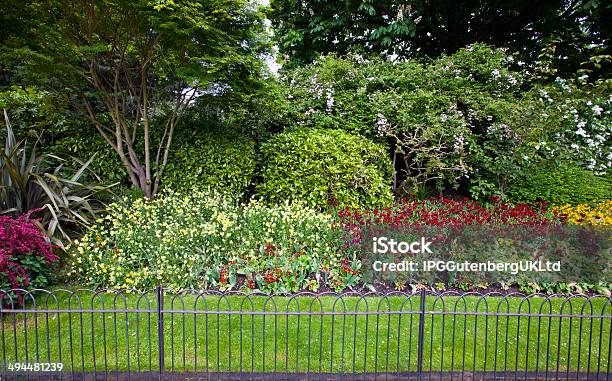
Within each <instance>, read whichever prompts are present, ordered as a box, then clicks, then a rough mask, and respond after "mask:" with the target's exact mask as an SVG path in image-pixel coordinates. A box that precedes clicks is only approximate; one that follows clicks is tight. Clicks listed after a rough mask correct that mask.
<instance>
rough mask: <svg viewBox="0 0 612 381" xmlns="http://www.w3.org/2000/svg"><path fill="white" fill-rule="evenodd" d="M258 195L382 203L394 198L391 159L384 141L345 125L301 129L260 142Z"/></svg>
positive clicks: (314, 201) (315, 201)
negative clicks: (371, 138) (378, 141)
mask: <svg viewBox="0 0 612 381" xmlns="http://www.w3.org/2000/svg"><path fill="white" fill-rule="evenodd" d="M261 155H262V160H263V169H262V182H261V184H259V185H258V187H257V192H258V196H259V197H260V198H262V199H263V200H264V201H266V202H269V203H281V202H284V201H285V200H301V201H303V202H306V203H307V204H309V205H311V206H319V207H321V206H326V205H328V204H329V203H330V202H333V203H335V202H336V201H337V203H338V204H339V205H341V206H350V207H379V206H385V205H388V204H390V203H391V202H392V200H393V195H392V192H391V181H392V180H391V179H392V174H393V169H392V164H391V161H390V159H389V157H388V153H387V148H386V147H385V146H384V145H381V144H377V143H374V142H372V141H370V140H368V139H367V138H364V137H362V136H360V135H353V134H350V133H348V132H344V131H341V130H329V129H298V130H292V131H289V132H283V133H281V134H278V135H276V136H274V137H272V138H271V139H270V140H269V141H268V142H266V143H264V144H263V145H262V148H261Z"/></svg>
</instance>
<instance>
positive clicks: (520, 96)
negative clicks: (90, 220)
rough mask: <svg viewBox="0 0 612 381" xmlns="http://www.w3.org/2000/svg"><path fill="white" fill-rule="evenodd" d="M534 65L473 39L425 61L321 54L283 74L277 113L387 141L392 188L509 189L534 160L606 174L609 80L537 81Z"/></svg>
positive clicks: (293, 121) (294, 121)
mask: <svg viewBox="0 0 612 381" xmlns="http://www.w3.org/2000/svg"><path fill="white" fill-rule="evenodd" d="M533 70H534V68H533V67H529V68H528V67H527V66H526V65H525V63H523V62H520V61H518V60H516V59H515V58H514V57H513V56H512V55H508V54H507V53H506V52H504V51H503V50H501V49H491V48H489V47H487V46H484V45H478V44H477V45H472V46H469V47H466V48H465V49H461V50H459V51H458V52H457V53H455V54H453V55H451V56H442V57H440V58H438V59H436V60H434V61H433V62H431V63H428V64H424V63H419V62H417V61H407V62H395V63H392V62H388V61H385V60H382V59H379V58H369V57H368V58H364V57H362V56H359V55H349V56H348V57H347V58H342V59H341V58H336V57H334V56H327V57H322V58H320V59H319V60H318V61H317V62H316V63H314V64H313V65H309V66H305V67H301V68H297V69H293V70H290V71H287V72H285V73H284V76H283V79H282V80H283V83H285V84H286V87H285V88H284V90H283V94H281V96H282V97H284V99H285V105H284V106H283V107H281V109H282V110H283V111H284V112H282V113H279V115H278V117H277V120H278V121H279V122H281V123H285V124H288V125H291V126H303V127H325V128H333V129H342V130H347V131H350V132H353V133H359V134H362V135H364V136H367V137H369V138H371V139H374V140H378V141H384V142H386V143H388V145H389V146H390V149H391V155H392V158H393V161H394V163H395V170H396V181H395V185H396V191H397V192H398V193H403V192H411V191H413V190H414V189H415V188H421V187H423V186H426V187H427V188H429V189H432V190H436V192H440V191H442V190H444V189H450V188H453V187H456V188H458V190H459V191H460V192H461V193H463V194H465V195H468V194H469V195H471V196H472V197H474V198H477V199H484V200H486V199H488V197H490V196H492V195H501V196H507V195H508V191H509V189H510V188H511V186H512V184H513V182H515V181H516V180H517V179H519V178H520V177H521V176H523V175H524V174H525V173H526V171H527V167H528V166H530V165H531V164H532V163H535V162H539V161H541V160H546V161H549V160H564V161H567V162H572V163H575V164H576V165H577V166H579V167H581V168H583V169H585V170H587V171H591V172H593V173H594V174H597V175H603V174H605V173H609V169H610V165H611V164H610V163H611V160H612V154H611V153H610V152H612V147H611V146H610V144H611V143H610V142H611V141H612V139H611V133H612V131H611V127H610V126H611V125H612V119H611V118H612V114H611V111H610V107H611V100H610V99H609V84H607V83H606V82H605V81H598V82H595V83H589V81H588V75H583V76H581V77H577V78H572V79H561V78H557V79H556V80H551V81H548V82H542V81H541V79H542V77H543V74H542V73H541V72H540V71H538V70H543V69H537V68H536V71H535V72H534V71H533ZM276 96H278V94H274V95H272V97H276ZM276 112H277V111H276ZM587 197H588V195H585V197H584V198H583V199H586V198H587Z"/></svg>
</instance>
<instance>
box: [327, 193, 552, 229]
mask: <svg viewBox="0 0 612 381" xmlns="http://www.w3.org/2000/svg"><path fill="white" fill-rule="evenodd" d="M491 201H492V204H491V205H486V206H485V205H481V204H479V203H478V202H476V201H473V200H469V199H467V198H464V199H461V200H454V199H449V198H445V197H440V198H432V199H427V200H422V201H410V200H406V199H403V200H402V201H401V202H399V203H398V204H396V205H394V206H393V207H391V208H384V209H381V210H379V209H374V210H373V211H369V210H365V211H360V210H354V209H353V210H351V209H342V210H340V211H338V217H340V220H341V222H342V223H344V224H345V226H346V225H348V226H353V227H357V226H361V225H372V224H375V225H381V224H382V225H393V226H406V225H430V226H446V225H483V224H495V225H541V224H549V223H551V222H554V221H561V220H562V219H560V218H559V217H558V216H554V215H551V214H548V213H547V210H546V207H547V205H546V203H541V204H539V205H535V206H533V205H527V204H518V205H511V204H507V203H504V202H502V201H501V200H500V199H499V198H497V197H495V198H492V200H491Z"/></svg>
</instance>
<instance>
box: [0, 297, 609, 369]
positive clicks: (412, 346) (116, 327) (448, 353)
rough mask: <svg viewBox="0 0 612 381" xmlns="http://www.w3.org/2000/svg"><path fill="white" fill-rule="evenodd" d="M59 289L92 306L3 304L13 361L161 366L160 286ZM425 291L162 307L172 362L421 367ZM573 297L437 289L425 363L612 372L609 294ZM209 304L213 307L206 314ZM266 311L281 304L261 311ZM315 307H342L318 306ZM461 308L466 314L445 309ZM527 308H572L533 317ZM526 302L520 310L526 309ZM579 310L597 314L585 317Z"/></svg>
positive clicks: (174, 301)
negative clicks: (119, 290) (95, 291)
mask: <svg viewBox="0 0 612 381" xmlns="http://www.w3.org/2000/svg"><path fill="white" fill-rule="evenodd" d="M56 295H57V299H53V298H50V299H49V301H48V309H50V310H66V309H71V310H74V309H78V308H81V307H82V308H83V309H86V310H88V311H87V312H82V313H78V312H72V313H70V314H69V313H67V312H37V313H33V312H31V309H32V306H31V303H30V304H28V306H27V307H26V309H28V310H29V312H17V313H14V312H8V311H7V310H6V309H5V310H4V311H3V317H2V333H1V336H2V337H1V341H2V343H1V346H2V348H1V353H0V355H1V359H2V361H3V362H6V363H11V362H26V350H25V349H26V348H27V352H28V353H27V356H28V362H62V363H63V364H64V370H74V371H92V370H94V368H95V369H96V370H98V371H104V370H108V371H111V370H128V369H129V370H132V371H138V370H141V371H156V370H157V369H159V368H158V316H157V314H156V313H155V312H154V311H155V310H156V308H157V299H156V295H155V293H151V294H147V295H146V296H145V297H138V296H135V295H128V296H125V297H124V296H116V295H113V294H102V295H98V296H97V297H95V298H94V297H92V295H91V293H84V292H83V293H78V294H75V295H77V296H78V297H79V298H77V297H76V296H73V297H71V298H69V297H68V294H67V293H62V292H58V293H57V294H56ZM196 299H197V300H196ZM419 301H420V300H419V296H418V295H416V296H413V297H411V298H410V299H408V298H406V297H400V296H392V297H387V298H382V297H367V298H364V299H360V298H358V297H344V298H342V299H337V298H335V297H331V296H323V297H320V299H319V300H317V299H314V298H312V297H298V298H293V299H290V298H287V297H274V298H267V297H263V296H253V297H251V298H250V299H247V298H244V297H242V296H229V297H223V298H219V297H218V296H206V297H199V298H196V297H195V296H191V295H188V296H183V297H180V298H173V296H172V295H166V296H165V299H164V309H166V310H175V311H176V310H186V311H188V312H186V313H179V312H176V313H172V312H166V313H164V325H163V332H164V343H165V350H164V361H165V369H166V370H176V371H182V370H186V371H198V372H204V371H207V370H208V371H245V372H251V371H256V372H261V371H275V370H276V371H278V372H285V371H288V372H306V371H308V370H310V371H317V372H318V371H322V372H363V371H367V372H406V371H416V370H417V359H418V345H417V342H418V340H417V339H418V335H419V319H420V313H419ZM563 301H564V299H563V298H553V299H550V301H549V302H545V299H544V298H531V299H529V300H525V299H521V298H506V299H502V298H499V297H487V298H479V297H476V296H465V297H463V298H459V297H453V296H448V297H444V299H439V298H436V297H434V296H428V297H427V299H426V311H427V313H426V314H425V319H424V327H423V328H424V336H423V337H424V346H423V359H424V362H423V368H424V370H429V369H432V370H433V371H451V370H455V371H457V370H459V371H460V370H461V369H463V368H465V370H466V371H471V370H476V371H483V370H484V371H493V370H494V369H496V370H497V371H504V370H508V371H514V370H515V369H519V370H529V371H536V370H537V371H541V372H544V371H546V370H548V371H549V372H555V371H557V370H559V371H568V370H569V371H576V370H580V371H583V372H586V371H590V372H597V370H598V369H599V371H600V372H607V371H608V369H609V366H610V362H611V359H610V349H611V348H610V341H611V327H612V319H611V316H610V315H612V306H610V302H609V301H608V300H607V299H606V298H596V299H592V300H591V301H590V302H588V303H586V304H585V299H582V298H577V299H571V300H570V301H569V302H566V303H565V304H564V305H563V308H562V304H563ZM442 302H444V303H442ZM443 304H444V305H443ZM113 305H115V307H116V308H117V309H128V310H134V309H137V308H138V309H150V310H151V311H153V312H140V313H135V312H117V313H113V312H103V311H102V310H110V309H112V308H113ZM37 306H38V308H39V309H45V308H46V303H45V298H44V297H42V296H41V297H39V298H37ZM540 307H542V308H541V310H540ZM487 308H488V311H489V312H490V313H497V312H499V313H500V314H498V315H489V316H485V315H482V314H481V315H476V314H474V312H477V313H484V312H485V311H487ZM207 310H208V311H209V313H204V312H205V311H207ZM264 310H266V311H277V312H278V313H279V314H278V315H270V316H263V315H262V314H261V312H262V311H264ZM311 310H312V311H313V312H321V311H324V312H335V313H336V314H335V315H329V314H328V315H319V314H308V312H309V311H311ZM194 311H196V312H197V313H194ZM216 311H225V312H226V313H225V314H217V313H215V312H216ZM227 311H233V314H231V315H230V314H227ZM240 311H242V313H240ZM253 311H255V313H252V312H253ZM298 311H300V312H301V314H298V313H297V312H298ZM355 311H357V313H355ZM389 311H393V313H388V312H389ZM453 311H458V312H459V314H457V315H455V316H453V315H449V314H446V313H450V312H453ZM529 311H530V312H531V313H532V314H538V313H541V314H548V313H552V314H562V315H574V317H571V318H570V317H567V316H566V317H559V316H556V317H539V316H532V317H527V316H525V315H524V314H525V313H527V312H529ZM287 312H288V313H287ZM343 312H347V313H348V314H343ZM366 312H367V313H366ZM398 312H401V313H398ZM464 312H466V313H464ZM519 312H520V314H521V316H517V314H518V313H519ZM581 314H582V315H597V316H599V317H593V316H591V317H582V318H581V317H578V316H576V315H581ZM602 315H604V316H602ZM538 338H539V340H538ZM70 348H72V351H71V349H70ZM453 353H454V356H453Z"/></svg>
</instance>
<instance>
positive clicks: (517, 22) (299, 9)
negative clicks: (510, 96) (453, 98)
mask: <svg viewBox="0 0 612 381" xmlns="http://www.w3.org/2000/svg"><path fill="white" fill-rule="evenodd" d="M271 8H272V10H271V12H270V18H271V19H272V23H273V25H274V26H275V32H276V36H277V40H278V43H279V47H280V51H281V53H283V54H285V55H286V56H287V58H288V59H289V60H290V62H291V63H292V64H303V63H309V62H312V60H313V59H315V57H316V56H317V54H319V53H328V52H336V53H339V54H344V53H347V52H349V51H354V52H355V51H356V52H360V51H362V52H374V53H384V54H389V55H397V56H398V57H399V58H412V57H422V56H426V57H437V56H439V55H440V54H443V53H445V54H452V53H454V52H456V51H457V50H459V49H461V48H463V47H465V46H467V45H470V44H473V43H486V44H490V45H494V46H496V47H507V48H510V49H512V50H514V51H519V52H521V53H522V54H523V56H524V58H525V59H530V58H535V57H537V55H538V54H540V51H541V49H542V48H544V47H546V46H547V45H548V44H555V45H556V47H557V51H556V55H557V56H558V57H561V58H563V57H567V58H566V59H565V61H566V62H565V64H564V67H565V68H566V69H567V70H574V71H575V70H576V67H577V65H579V64H580V63H581V62H582V61H584V60H585V59H588V58H589V57H591V56H593V55H598V54H609V43H610V37H611V28H610V23H609V22H607V20H610V19H612V5H611V4H610V3H607V2H604V1H600V0H544V1H537V2H530V1H520V0H506V1H494V0H478V1H465V0H459V1H445V0H416V1H410V2H406V1H398V0H384V1H353V0H346V1H342V2H329V1H320V0H272V2H271ZM568 60H569V61H571V62H570V64H568Z"/></svg>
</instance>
